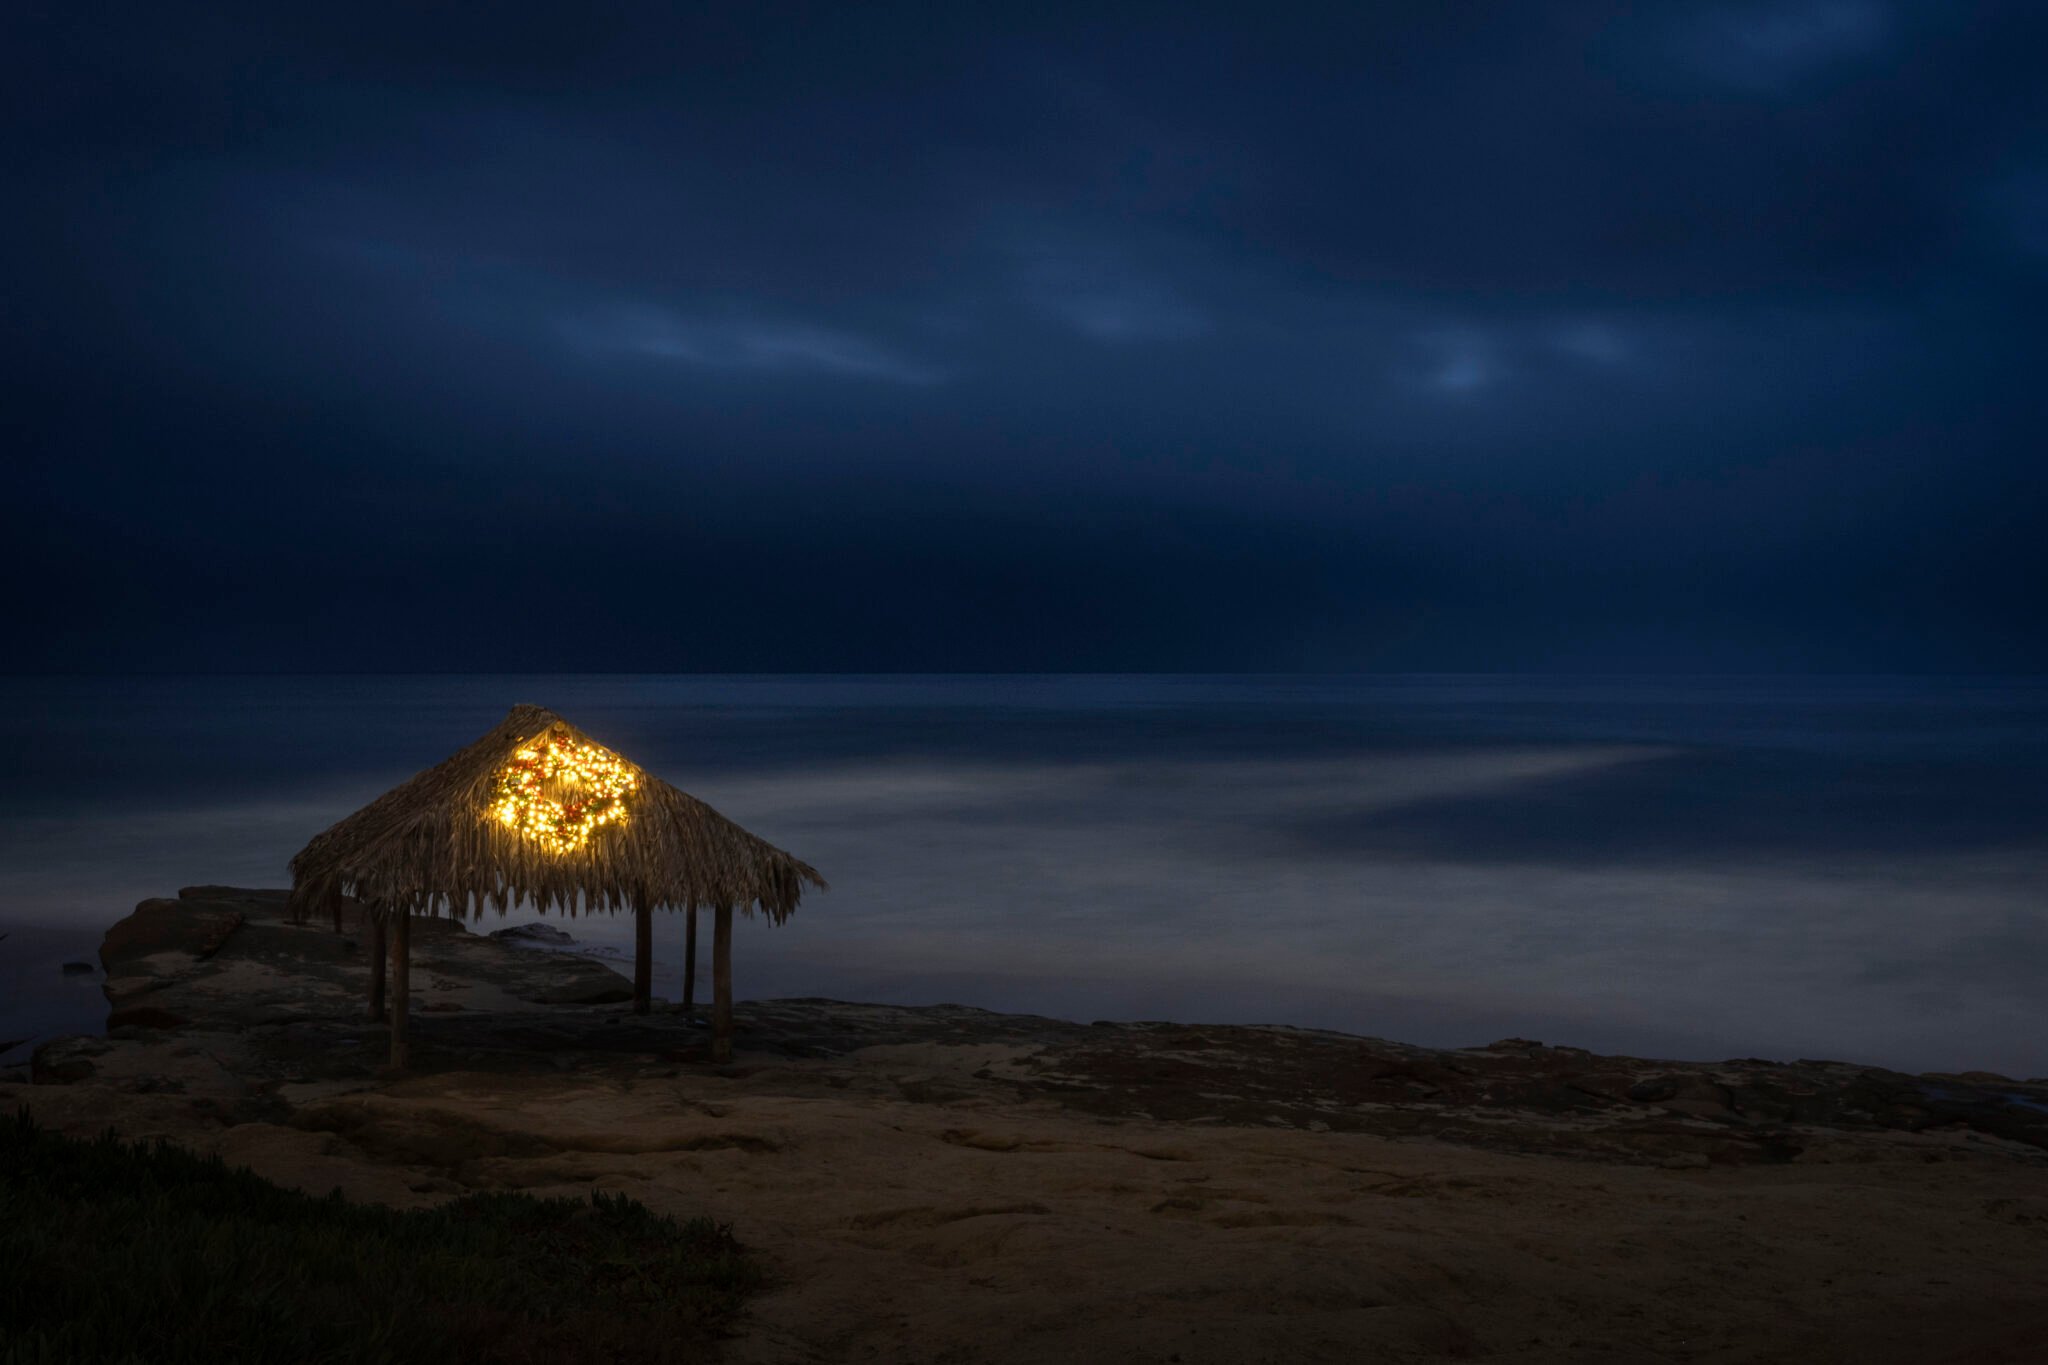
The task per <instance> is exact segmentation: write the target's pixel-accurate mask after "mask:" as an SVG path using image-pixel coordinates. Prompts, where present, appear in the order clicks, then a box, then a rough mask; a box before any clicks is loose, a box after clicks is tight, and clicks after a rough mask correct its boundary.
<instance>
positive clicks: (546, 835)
mask: <svg viewBox="0 0 2048 1365" xmlns="http://www.w3.org/2000/svg"><path fill="white" fill-rule="evenodd" d="M291 872H292V901H291V903H292V908H293V910H294V912H295V913H297V914H298V915H299V916H301V917H304V916H306V915H309V914H312V913H315V912H317V911H320V910H322V909H325V908H329V907H337V908H338V906H339V904H340V898H341V897H343V896H353V897H355V898H356V899H357V900H358V901H360V902H361V903H362V904H363V905H364V907H365V911H366V913H367V914H369V916H370V917H371V920H372V923H373V926H374V930H373V932H374V936H375V940H376V946H377V950H378V951H377V955H376V958H375V962H374V966H373V973H372V985H371V1011H372V1013H373V1014H378V1015H381V1012H382V997H383V986H384V983H383V975H384V972H383V966H384V959H385V952H384V939H385V937H386V934H385V925H386V923H387V921H388V922H389V924H390V926H391V933H390V938H391V940H392V942H391V945H390V954H389V955H390V960H391V965H392V969H393V971H394V973H395V974H396V976H397V981H396V982H395V983H394V984H395V985H396V987H397V989H396V992H395V995H394V997H393V1001H392V1009H391V1020H392V1035H391V1044H392V1063H393V1064H394V1065H403V1064H404V1061H405V1016H406V1013H407V1010H406V978H407V975H408V965H409V957H410V944H409V940H410V938H411V934H410V931H409V924H410V921H411V918H412V917H413V916H415V915H439V914H447V915H450V916H451V917H459V918H469V917H472V916H477V915H481V914H482V913H483V912H484V910H485V909H486V908H487V907H490V908H495V909H496V910H497V911H498V913H499V914H501V915H502V914H504V913H505V912H506V911H507V910H508V909H509V908H510V907H511V906H512V905H513V904H514V903H515V902H519V901H526V902H529V903H531V904H532V905H533V906H534V908H535V909H537V910H539V911H540V912H541V913H543V914H545V913H547V912H548V911H549V910H551V909H553V910H559V911H561V912H563V913H566V914H569V915H572V916H573V915H575V914H577V913H578V912H579V911H582V912H595V911H598V910H603V911H605V912H607V913H613V912H616V911H618V910H621V909H628V908H630V909H631V910H632V911H633V912H634V916H635V919H636V921H637V922H636V925H635V935H634V937H635V955H634V975H633V1001H634V1008H635V1009H636V1010H637V1011H639V1012H641V1013H645V1012H646V1010H647V1008H648V1003H649V999H650V995H651V981H652V963H651V948H652V912H653V911H654V910H655V909H657V908H662V909H674V910H684V911H687V912H688V913H689V916H690V923H689V936H688V938H689V953H688V957H689V960H688V962H687V963H686V966H685V988H684V998H685V1004H686V1006H687V1005H688V1004H689V1003H690V1002H691V999H692V997H693V996H694V985H695V974H696V937H697V935H696V912H697V910H698V908H699V907H709V908H710V909H712V910H714V911H715V912H716V914H717V919H716V922H715V926H714V933H713V977H712V979H713V985H714V990H715V1005H714V1013H713V1018H714V1025H715V1031H714V1039H713V1056H714V1058H716V1059H717V1060H719V1061H724V1060H727V1059H728V1058H729V1057H730V1055H731V1036H732V972H731V946H732V914H733V911H734V910H735V909H738V910H739V911H741V912H742V913H745V914H753V913H754V912H755V911H756V910H758V911H759V912H760V913H762V914H765V915H766V916H767V917H768V918H769V920H770V921H772V922H773V923H776V924H780V923H781V922H782V921H784V920H785V919H787V918H789V916H790V915H791V914H792V913H793V912H794V911H795V910H796V907H797V902H798V901H799V900H801V899H802V897H803V892H804V888H805V887H806V886H813V887H817V888H818V889H820V890H823V889H824V887H825V881H824V879H823V878H822V877H820V876H819V875H818V873H817V870H816V869H814V868H813V867H811V866H810V865H809V864H808V863H805V862H802V861H801V860H799V859H797V858H794V857H792V856H791V855H789V854H788V853H785V852H783V851H782V850H781V849H779V848H776V847H775V846H774V845H773V844H770V843H769V842H767V841H766V840H765V839H761V838H759V837H757V836H755V835H753V834H749V833H748V832H747V831H746V830H744V829H741V828H740V827H739V826H738V825H736V824H734V823H733V822H732V821H730V820H728V819H726V818H725V817H724V816H723V815H720V814H719V813H718V812H717V811H715V810H713V809H712V808H711V807H710V806H708V805H706V804H705V803H704V802H702V801H699V800H698V799H697V798H696V797H694V796H691V795H689V794H688V793H687V792H682V791H678V790H677V789H676V788H674V787H672V786H670V785H669V784H668V783H666V782H664V781H662V780H661V779H660V778H658V777H655V776H653V775H652V774H650V773H648V772H646V771H645V770H644V769H642V768H640V767H638V766H636V765H634V764H632V763H630V762H628V761H627V760H626V759H624V758H623V757H621V756H620V755H618V754H616V753H614V752H613V751H611V750H609V749H607V748H605V747H604V746H603V745H601V744H598V743H597V742H596V741H594V740H592V739H591V738H590V736H588V735H586V734H585V733H584V732H583V731H581V730H579V729H578V728H577V727H575V726H574V725H571V724H570V723H569V722H568V721H566V720H564V719H562V717H560V716H558V715H556V714H555V713H554V712H552V711H549V710H547V709H545V708H543V707H539V706H515V707H513V708H512V710H511V712H510V713H509V714H508V715H507V716H506V717H505V719H504V720H503V721H502V722H501V723H500V724H499V725H498V726H497V727H496V728H494V729H492V730H491V731H490V732H489V733H488V734H486V735H484V736H483V737H482V738H481V739H479V740H477V741H476V742H475V743H473V744H471V745H469V746H467V747H466V748H463V749H461V750H459V751H457V752H456V753H454V754H452V755H451V756H449V757H448V758H447V759H445V760H443V761H442V762H441V763H439V764H437V765H435V766H434V767H432V768H429V769H427V770H426V771H425V772H422V773H419V774H417V775H416V776H414V777H413V778H411V779H410V780H408V781H405V782H401V783H400V784H399V785H398V786H396V787H393V788H392V789H391V790H390V791H388V792H386V793H384V795H382V796H380V797H378V798H377V799H376V800H375V801H372V802H371V803H370V804H369V805H367V806H364V807H363V808H362V809H361V810H359V811H357V812H356V813H355V814H353V815H351V816H349V817H347V818H346V819H344V820H341V821H339V822H338V823H336V824H335V825H333V826H332V827H330V828H329V829H327V830H325V831H323V832H322V833H320V834H318V835H316V836H315V837H314V838H313V840H312V842H310V843H308V844H307V845H306V846H305V848H303V849H301V850H300V851H299V853H298V856H296V857H294V858H293V859H292V862H291Z"/></svg>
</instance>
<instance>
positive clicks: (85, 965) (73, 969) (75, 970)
mask: <svg viewBox="0 0 2048 1365" xmlns="http://www.w3.org/2000/svg"><path fill="white" fill-rule="evenodd" d="M94 970H96V968H94V966H93V965H92V964H91V963H90V962H67V963H65V964H64V975H66V976H84V975H86V974H87V973H89V972H92V971H94Z"/></svg>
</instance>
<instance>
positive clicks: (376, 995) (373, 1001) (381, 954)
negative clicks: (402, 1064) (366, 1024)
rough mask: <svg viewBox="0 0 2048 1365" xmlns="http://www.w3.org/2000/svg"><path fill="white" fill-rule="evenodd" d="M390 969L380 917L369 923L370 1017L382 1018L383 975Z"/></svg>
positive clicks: (388, 950)
mask: <svg viewBox="0 0 2048 1365" xmlns="http://www.w3.org/2000/svg"><path fill="white" fill-rule="evenodd" d="M390 967H391V950H390V947H389V945H388V943H387V941H386V937H385V933H384V920H383V918H382V917H381V916H380V917H378V918H375V919H372V920H371V921H370V1017H371V1018H372V1019H379V1020H381V1019H382V1018H383V1017H384V974H385V973H386V972H387V971H388V970H389V969H390Z"/></svg>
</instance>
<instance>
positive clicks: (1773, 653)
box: [0, 0, 2048, 672]
mask: <svg viewBox="0 0 2048 1365" xmlns="http://www.w3.org/2000/svg"><path fill="white" fill-rule="evenodd" d="M284 11H291V12H292V13H289V14H287V13H284ZM0 26H4V32H0V53H4V56H0V65H4V68H5V70H4V73H0V74H4V75H5V81H4V83H0V104H4V108H5V109H6V124H5V126H6V133H5V146H4V167H5V169H4V174H5V184H6V187H7V195H6V201H7V204H8V206H9V211H8V212H7V213H6V214H5V215H4V220H0V233H4V234H5V243H6V248H7V250H6V261H7V276H8V280H7V287H6V294H5V299H6V306H5V311H4V315H0V345H4V348H5V355H4V360H5V371H4V374H5V383H6V385H7V389H8V392H7V394H6V412H7V415H8V427H9V429H10V434H9V437H8V444H9V446H10V447H11V448H13V449H14V450H16V451H17V452H19V458H18V459H17V460H15V461H11V462H10V463H13V464H15V466H16V469H17V472H16V474H15V476H14V477H13V478H12V479H11V480H10V484H11V489H10V492H11V496H10V497H9V498H8V499H7V503H6V506H7V509H8V510H7V514H6V520H5V524H4V526H0V530H4V532H5V543H6V550H5V555H6V563H5V564H4V566H0V567H4V569H5V572H6V573H7V575H8V580H9V582H10V584H11V592H10V598H11V599H12V600H13V602H14V604H15V606H14V615H15V629H14V631H13V639H14V652H15V658H16V663H15V665H14V666H15V667H17V668H21V669H29V670H47V669H58V670H97V669H117V670H158V669H166V670H175V669H229V670H270V669H292V670H296V669H316V670H318V669H371V670H382V669H390V670H409V669H434V670H451V669H453V670H480V671H493V670H503V669H536V670H548V671H557V670H560V671H570V670H582V669H624V670H642V669H644V670H692V671H694V670H835V669H847V670H895V669H907V670H927V669H930V670H947V669H967V670H980V669H993V670H1067V669H1078V670H1123V669H1198V670H1269V669H1270V670H1295V669H1308V670H1348V669H1420V670H1439V669H1441V670H1463V669H1480V670H1485V669H1537V670H1548V669H1558V670H1599V671H1638V670H1643V671H1651V670H1665V669H1682V670H1694V669H1697V670H1706V671H1752V670H1756V671H1766V670H1776V669H1792V670H1818V671H1831V670H1877V671H1909V672H1923V671H1978V670H1982V671H1997V670H2026V671H2035V670H2041V669H2044V668H2048V632H2044V631H2043V630H2042V629H2041V628H2040V623H2039V620H2038V617H2039V614H2040V606H2041V601H2042V597H2043V592H2042V585H2043V584H2044V583H2048V510H2044V498H2048V473H2044V471H2043V465H2042V458H2041V455H2042V450H2041V432H2042V430H2043V419H2044V416H2048V398H2044V397H2043V394H2044V393H2048V385H2044V384H2043V383H2042V376H2041V370H2042V357H2043V354H2044V351H2048V347H2044V346H2043V343H2042V339H2041V335H2040V333H2041V328H2042V320H2043V318H2044V316H2048V313H2044V305H2048V96H2044V93H2043V82H2042V81H2041V80H2040V72H2041V70H2042V69H2043V66H2044V64H2048V6H2041V5H2036V4H2031V3H2015V4H2010V5H1998V4H1973V3H1965V2H1962V0H1957V2H1955V3H1949V2H1947V0H1940V2H1937V0H1928V3H1904V2H1903V0H1891V2H1890V3H1887V0H1778V2H1777V3H1749V2H1742V3H1736V2H1733V0H1731V2H1730V3H1725V4H1717V3H1710V0H1685V3H1673V4H1668V5H1658V4H1642V3H1636V4H1621V3H1611V4H1598V3H1585V4H1549V5H1544V4H1533V3H1524V2H1521V0H1516V2H1514V3H1497V4H1484V3H1461V4H1456V5H1447V4H1436V3H1419V2H1418V3H1412V4H1393V3H1390V4H1373V5H1346V6H1342V7H1336V8H1333V9H1331V10H1330V11H1328V12H1319V11H1317V10H1315V9H1312V8H1310V7H1304V6H1248V5H1242V4H1230V5H1221V6H1213V7H1212V6H1200V5H1190V4H1182V3H1177V4H1169V5H1159V6H1138V5H1126V6H1115V5H1107V4H1098V5H1087V6H1077V7H1074V8H1072V9H1063V8H1062V7H1059V6H1049V5H1031V6H1012V7H1009V8H1008V10H1007V17H1005V14H1004V13H1001V12H998V13H996V14H995V15H994V17H991V15H990V13H989V12H986V11H984V10H983V8H982V7H979V6H965V5H930V6H923V7H917V8H908V7H904V8H891V7H886V6H879V5H858V6H845V5H832V6H818V7H815V8H811V7H800V6H791V5H777V4H733V5H713V6H687V5H667V4H662V5H649V6H645V7H634V6H605V5H600V6H596V7H594V8H591V9H587V10H586V9H582V8H580V7H579V8H573V9H572V8H571V7H552V8H550V9H549V10H547V11H545V12H543V11H540V10H536V9H528V8H525V7H522V6H519V5H517V4H509V5H505V6H495V7H475V6H465V7H462V8H461V9H460V10H459V11H458V10H442V9H439V8H436V7H422V6H417V5H411V4H407V5H396V6H389V7H384V6H378V5H372V4H364V3H350V4H346V5H343V4H335V5H327V6H304V5H297V6H267V5H257V6H248V7H246V8H239V9H234V10H230V9H226V8H209V9H192V8H187V7H184V6H180V5H178V4H175V3H150V4H146V5H143V4H108V5H84V4H78V3H75V2H68V3H60V4H37V3H30V4H27V5H21V4H15V5H10V6H8V7H7V17H6V18H5V19H4V20H0Z"/></svg>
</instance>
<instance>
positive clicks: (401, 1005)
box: [391, 910, 412, 1069]
mask: <svg viewBox="0 0 2048 1365" xmlns="http://www.w3.org/2000/svg"><path fill="white" fill-rule="evenodd" d="M391 978H392V979H391V1065H392V1066H393V1067H394V1068H399V1069H403V1068H404V1066H405V1064H406V1061H407V1057H408V1052H407V1047H406V1041H405V1017H406V1015H407V1014H408V1013H410V1012H411V1011H410V1009H409V1008H408V1007H409V1006H410V1005H411V1003H412V916H411V915H410V914H408V913H407V912H405V911H403V910H401V911H398V912H397V916H396V923H394V924H393V926H392V932H391Z"/></svg>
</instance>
